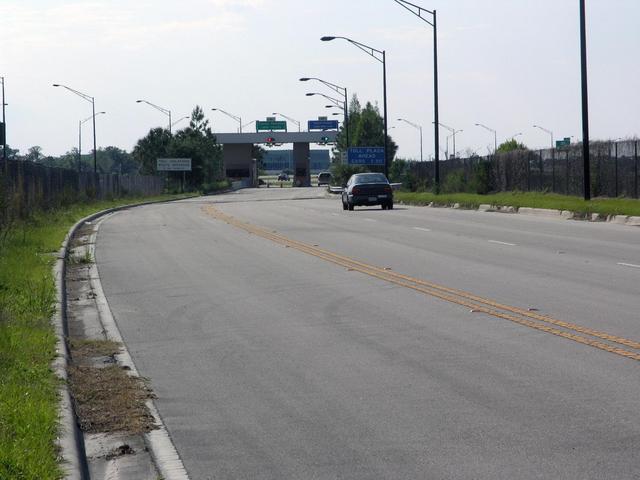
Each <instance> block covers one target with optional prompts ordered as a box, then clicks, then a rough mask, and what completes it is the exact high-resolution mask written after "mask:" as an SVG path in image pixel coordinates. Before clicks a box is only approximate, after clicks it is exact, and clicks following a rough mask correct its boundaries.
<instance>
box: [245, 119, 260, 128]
mask: <svg viewBox="0 0 640 480" xmlns="http://www.w3.org/2000/svg"><path fill="white" fill-rule="evenodd" d="M256 121H257V120H251V121H250V122H247V123H245V124H244V125H242V128H244V127H248V126H249V125H251V124H252V123H255V122H256Z"/></svg>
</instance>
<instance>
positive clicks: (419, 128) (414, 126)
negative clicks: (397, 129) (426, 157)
mask: <svg viewBox="0 0 640 480" xmlns="http://www.w3.org/2000/svg"><path fill="white" fill-rule="evenodd" d="M398 121H399V122H404V123H407V124H409V125H411V126H412V127H413V128H417V129H418V130H419V131H420V161H421V162H422V161H423V157H422V125H418V124H417V123H413V122H410V121H409V120H405V119H404V118H399V119H398Z"/></svg>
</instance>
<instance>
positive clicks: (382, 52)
mask: <svg viewBox="0 0 640 480" xmlns="http://www.w3.org/2000/svg"><path fill="white" fill-rule="evenodd" d="M336 38H338V39H341V40H346V41H347V42H349V43H351V44H353V45H355V46H356V47H358V48H359V49H360V50H362V51H363V52H365V53H366V54H367V55H369V56H370V57H372V58H374V59H375V60H377V61H378V62H380V63H382V97H383V105H384V174H385V176H386V177H388V176H389V145H388V143H389V142H388V137H389V130H388V123H387V55H386V52H385V50H378V49H375V48H373V47H370V46H368V45H365V44H364V43H360V42H356V41H355V40H352V39H350V38H347V37H333V36H330V37H329V36H325V37H322V38H321V39H320V40H322V41H323V42H330V41H331V40H335V39H336ZM376 54H377V55H376ZM379 56H382V58H380V57H379Z"/></svg>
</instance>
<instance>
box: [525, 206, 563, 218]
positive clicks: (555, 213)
mask: <svg viewBox="0 0 640 480" xmlns="http://www.w3.org/2000/svg"><path fill="white" fill-rule="evenodd" d="M518 213H522V214H524V215H537V216H541V217H559V216H560V210H552V209H549V208H531V207H520V208H519V209H518Z"/></svg>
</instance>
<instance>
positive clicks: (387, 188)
mask: <svg viewBox="0 0 640 480" xmlns="http://www.w3.org/2000/svg"><path fill="white" fill-rule="evenodd" d="M384 191H385V192H386V193H391V191H392V189H391V185H385V186H384Z"/></svg>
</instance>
